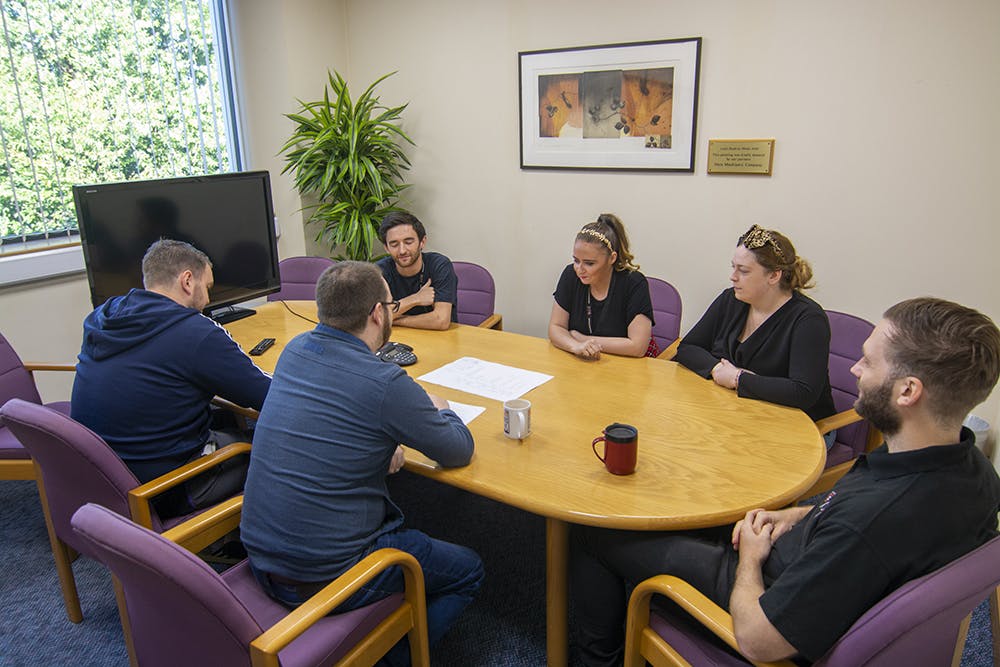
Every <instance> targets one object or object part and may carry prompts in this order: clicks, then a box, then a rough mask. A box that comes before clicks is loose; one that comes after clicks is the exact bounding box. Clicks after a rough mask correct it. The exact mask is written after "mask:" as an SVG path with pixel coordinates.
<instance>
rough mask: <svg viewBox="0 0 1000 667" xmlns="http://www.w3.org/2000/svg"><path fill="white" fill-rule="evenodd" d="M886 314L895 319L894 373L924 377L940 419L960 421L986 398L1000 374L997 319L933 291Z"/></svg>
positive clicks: (890, 351)
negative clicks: (995, 322)
mask: <svg viewBox="0 0 1000 667" xmlns="http://www.w3.org/2000/svg"><path fill="white" fill-rule="evenodd" d="M883 317H884V318H885V319H886V320H887V321H888V322H889V323H890V324H891V325H892V326H891V327H890V330H888V331H887V332H886V335H887V336H888V338H889V343H890V344H889V349H888V352H887V357H888V359H887V360H888V361H889V363H890V364H891V366H892V368H893V375H894V377H896V378H899V377H904V376H906V375H912V376H914V377H917V378H919V379H920V381H921V382H922V383H923V385H924V388H925V390H926V391H927V393H928V395H929V396H930V397H931V398H932V399H933V400H932V401H931V402H930V406H931V411H932V414H934V415H935V416H936V417H937V418H938V419H939V420H941V421H942V422H946V423H949V422H954V421H961V420H963V419H964V418H965V416H966V415H968V414H969V411H971V410H972V408H974V407H976V406H977V405H979V404H980V403H982V402H983V401H984V400H986V397H987V396H989V394H990V392H991V391H992V390H993V387H994V385H996V383H997V378H998V377H1000V330H998V329H997V325H996V324H994V323H993V320H991V319H990V318H988V317H987V316H986V315H983V314H982V313H980V312H978V311H976V310H973V309H972V308H967V307H966V306H962V305H959V304H957V303H953V302H951V301H945V300H944V299H935V298H931V297H921V298H918V299H909V300H907V301H902V302H900V303H897V304H896V305H894V306H892V307H891V308H889V310H887V311H885V314H884V315H883Z"/></svg>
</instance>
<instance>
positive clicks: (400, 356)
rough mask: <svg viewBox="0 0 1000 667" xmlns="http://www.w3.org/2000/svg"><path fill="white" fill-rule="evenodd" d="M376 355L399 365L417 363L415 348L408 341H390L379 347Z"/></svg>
mask: <svg viewBox="0 0 1000 667" xmlns="http://www.w3.org/2000/svg"><path fill="white" fill-rule="evenodd" d="M375 356H376V357H378V358H379V359H381V360H382V361H386V362H389V363H393V364H397V365H399V366H410V365H413V364H415V363H417V355H415V354H414V353H413V348H412V347H410V346H409V345H407V344H406V343H394V342H392V341H389V342H388V343H386V344H385V345H383V346H382V347H380V348H379V349H378V352H376V353H375Z"/></svg>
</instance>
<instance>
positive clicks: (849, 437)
mask: <svg viewBox="0 0 1000 667" xmlns="http://www.w3.org/2000/svg"><path fill="white" fill-rule="evenodd" d="M826 315H827V317H828V318H829V320H830V365H829V368H830V387H831V388H832V390H833V405H834V407H835V408H836V409H837V414H835V415H832V416H830V417H827V418H826V419H820V420H819V421H818V422H816V427H817V428H818V429H819V431H820V433H821V434H824V435H825V434H826V433H829V432H830V431H832V430H834V429H837V439H836V441H835V442H834V443H833V447H831V448H830V450H829V451H828V452H827V454H826V470H824V471H823V474H822V475H820V477H819V479H818V480H817V481H816V483H815V484H813V486H812V487H811V488H810V489H809V490H807V491H806V492H805V493H804V494H802V496H801V497H802V498H811V497H812V496H815V495H817V494H820V493H824V492H826V491H828V490H830V489H831V488H833V485H834V484H836V482H837V480H838V479H840V478H841V477H843V476H844V475H845V474H846V473H847V471H848V470H850V469H851V466H852V465H854V459H856V458H857V457H859V456H860V455H862V454H864V453H865V452H866V451H871V450H872V449H874V448H875V447H877V446H878V445H880V444H881V442H882V434H881V433H879V432H878V430H877V429H875V428H874V427H872V426H871V424H869V423H868V422H867V421H865V420H863V419H861V416H860V415H858V413H857V412H855V411H854V401H855V400H857V398H858V382H857V378H855V377H854V376H853V375H851V367H852V366H854V364H856V363H857V361H858V360H859V359H860V358H861V355H862V353H861V346H862V345H864V342H865V340H867V338H868V336H870V335H871V333H872V331H873V330H874V329H875V325H873V324H872V323H871V322H869V321H868V320H864V319H861V318H860V317H855V316H854V315H848V314H847V313H841V312H838V311H836V310H828V311H826Z"/></svg>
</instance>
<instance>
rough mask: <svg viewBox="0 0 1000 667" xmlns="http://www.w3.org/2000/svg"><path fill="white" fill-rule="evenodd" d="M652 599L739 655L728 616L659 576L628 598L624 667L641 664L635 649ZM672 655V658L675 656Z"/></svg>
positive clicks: (690, 589) (786, 664)
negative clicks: (672, 605)
mask: <svg viewBox="0 0 1000 667" xmlns="http://www.w3.org/2000/svg"><path fill="white" fill-rule="evenodd" d="M653 595H664V596H666V597H668V598H670V599H671V600H673V601H674V602H676V603H677V604H678V605H679V606H680V607H681V608H682V609H684V611H686V612H687V613H688V614H690V615H691V616H692V618H694V619H695V620H696V621H698V622H699V623H701V624H702V625H704V626H705V627H706V628H708V629H709V630H711V631H712V633H713V634H715V636H717V637H719V638H720V639H721V640H722V641H724V642H725V643H726V644H728V645H729V646H730V647H731V648H732V649H733V650H735V651H739V647H738V646H737V645H736V635H735V633H734V632H733V617H732V616H730V615H729V614H728V613H727V612H726V611H725V610H723V609H722V608H721V607H719V606H718V605H717V604H715V603H714V602H712V601H711V600H709V599H708V598H707V597H705V595H703V594H702V593H701V592H700V591H699V590H697V589H696V588H695V587H694V586H692V585H691V584H689V583H687V582H686V581H684V580H683V579H678V578H677V577H674V576H670V575H666V574H661V575H659V576H656V577H651V578H649V579H646V580H645V581H643V582H642V583H640V584H639V585H638V586H636V587H635V590H634V591H632V597H631V598H629V602H628V622H627V629H626V632H625V651H626V660H625V664H626V666H628V667H632V666H633V665H638V664H641V663H640V662H636V660H637V659H638V660H641V656H638V655H637V650H636V649H638V647H639V642H640V641H641V633H642V631H643V630H644V629H645V628H648V626H649V603H650V600H651V599H652V597H653ZM650 632H652V631H650ZM654 634H655V633H654ZM671 651H672V649H671ZM674 653H675V655H676V652H674ZM678 657H679V656H678ZM630 658H631V659H632V661H631V662H630V661H629V659H630ZM682 660H683V659H682ZM751 662H753V661H751ZM680 664H684V663H683V662H682V663H680ZM753 664H754V665H757V666H758V667H794V663H792V662H791V661H789V660H779V661H776V662H753Z"/></svg>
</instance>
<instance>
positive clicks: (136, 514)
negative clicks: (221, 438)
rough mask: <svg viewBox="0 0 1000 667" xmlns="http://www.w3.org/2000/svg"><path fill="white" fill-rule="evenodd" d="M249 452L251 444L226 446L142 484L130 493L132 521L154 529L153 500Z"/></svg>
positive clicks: (129, 504) (242, 443) (239, 443)
mask: <svg viewBox="0 0 1000 667" xmlns="http://www.w3.org/2000/svg"><path fill="white" fill-rule="evenodd" d="M249 451H250V443H249V442H234V443H233V444H231V445H226V446H225V447H223V448H222V449H219V450H216V451H214V452H212V453H211V454H209V455H208V456H200V457H198V458H197V459H195V460H194V461H191V462H190V463H185V464H184V465H182V466H181V467H180V468H177V469H176V470H171V471H170V472H168V473H167V474H165V475H160V476H159V477H157V478H156V479H153V480H150V481H148V482H146V483H145V484H140V485H139V486H137V487H135V488H134V489H132V490H131V491H129V492H128V508H129V511H130V512H131V513H132V520H133V521H135V522H136V523H137V524H139V525H140V526H144V527H146V528H152V527H153V516H152V510H151V509H150V501H152V499H153V498H155V497H156V496H158V495H160V494H161V493H163V492H165V491H168V490H170V489H172V488H174V487H175V486H177V485H178V484H182V483H184V482H186V481H188V480H189V479H191V478H192V477H194V476H196V475H199V474H201V473H203V472H205V471H206V470H208V469H209V468H212V467H213V466H217V465H219V464H220V463H222V462H223V461H225V460H227V459H231V458H233V457H234V456H238V455H240V454H246V453H248V452H249Z"/></svg>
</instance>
